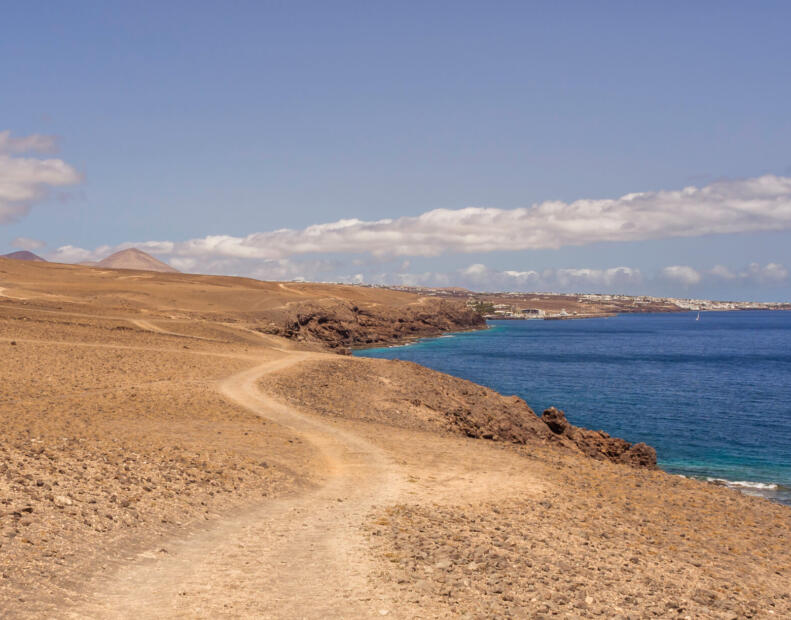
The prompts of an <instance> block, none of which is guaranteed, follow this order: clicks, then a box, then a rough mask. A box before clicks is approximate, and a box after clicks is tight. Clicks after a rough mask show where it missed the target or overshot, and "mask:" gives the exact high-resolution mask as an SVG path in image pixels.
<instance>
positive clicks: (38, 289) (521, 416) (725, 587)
mask: <svg viewBox="0 0 791 620" xmlns="http://www.w3.org/2000/svg"><path fill="white" fill-rule="evenodd" d="M477 321H478V320H477V318H476V317H475V316H473V315H470V314H468V313H467V312H466V311H465V310H464V309H463V308H459V307H458V306H457V305H453V304H448V305H443V304H442V303H440V302H437V301H432V300H428V301H427V300H425V299H422V298H419V297H416V296H413V295H409V294H404V293H397V292H394V291H382V290H378V289H370V288H357V287H346V286H331V285H308V284H291V283H289V284H280V283H265V282H257V281H253V280H247V279H242V278H222V277H209V276H193V275H186V274H166V273H151V272H134V271H120V270H111V269H96V268H87V267H75V266H66V265H53V264H43V263H42V264H37V263H27V262H22V261H13V260H0V351H2V361H3V363H2V366H0V428H2V429H3V432H2V433H0V616H2V617H3V618H240V617H244V618H247V617H267V618H295V617H300V618H334V617H344V618H369V617H382V616H387V617H394V618H453V617H469V618H481V619H483V618H493V617H519V618H528V617H529V618H533V617H535V618H538V617H580V618H588V617H591V618H592V617H601V618H636V617H639V618H642V617H659V618H743V617H755V618H783V617H789V616H791V595H790V594H789V590H788V582H789V579H791V510H790V509H789V508H788V507H784V506H780V505H776V504H771V503H769V502H768V501H766V500H762V499H757V498H751V497H746V496H743V495H740V494H739V493H738V492H736V491H732V490H729V489H726V488H722V487H717V486H713V485H710V484H707V483H704V482H699V481H694V480H686V479H683V478H680V477H677V476H670V475H668V474H665V473H664V472H662V471H659V470H656V469H654V468H653V467H651V465H652V462H651V456H652V451H651V450H650V448H647V447H638V446H631V445H630V444H628V443H626V442H623V441H621V440H618V439H614V438H611V437H609V436H606V434H602V433H598V432H595V431H586V430H584V429H578V428H576V427H573V426H572V425H570V424H569V423H568V421H567V420H566V419H565V417H563V416H562V414H560V412H558V411H555V410H548V411H547V412H545V413H544V415H543V416H541V417H538V416H536V414H535V413H533V411H532V410H531V409H530V407H529V404H528V403H525V402H524V401H521V400H520V399H517V398H514V397H510V396H506V395H500V394H497V393H495V392H493V391H491V390H488V389H486V388H483V387H482V386H478V385H475V384H472V383H470V382H467V381H462V380H460V379H456V378H453V377H449V376H447V375H442V374H440V373H436V372H434V371H431V370H428V369H425V368H422V367H420V366H417V365H415V364H408V363H403V362H388V361H381V360H365V359H357V358H349V357H341V356H338V355H337V352H339V351H343V350H345V348H346V347H348V346H349V345H352V344H357V343H363V342H388V341H392V340H398V339H402V338H408V337H411V336H414V335H421V334H430V333H437V332H438V331H440V330H443V329H465V328H474V327H476V326H477V325H478V324H479V323H478V322H477Z"/></svg>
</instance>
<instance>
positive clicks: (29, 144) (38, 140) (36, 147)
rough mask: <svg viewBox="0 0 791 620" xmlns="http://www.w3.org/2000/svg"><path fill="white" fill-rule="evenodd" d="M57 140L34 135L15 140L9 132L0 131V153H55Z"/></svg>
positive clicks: (53, 137) (52, 137)
mask: <svg viewBox="0 0 791 620" xmlns="http://www.w3.org/2000/svg"><path fill="white" fill-rule="evenodd" d="M57 151H58V139H57V138H56V137H55V136H45V135H42V134H38V133H34V134H31V135H29V136H22V137H21V138H15V137H14V136H12V135H11V132H10V131H9V130H7V129H6V130H5V131H0V153H56V152H57Z"/></svg>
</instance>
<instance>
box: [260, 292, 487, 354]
mask: <svg viewBox="0 0 791 620" xmlns="http://www.w3.org/2000/svg"><path fill="white" fill-rule="evenodd" d="M485 326H486V321H485V320H484V319H483V318H482V317H481V316H480V315H479V314H477V313H475V312H473V311H471V310H469V309H468V308H467V307H465V306H464V305H463V304H461V303H459V302H454V301H446V300H441V299H432V298H421V299H420V300H418V301H416V302H414V303H412V304H408V305H401V306H387V305H380V304H366V305H357V304H355V303H353V302H351V301H348V300H345V299H339V298H328V299H311V300H306V301H299V302H290V303H288V304H286V306H285V307H284V308H283V309H282V310H280V312H279V316H277V317H276V318H275V319H274V320H273V321H272V322H271V323H270V324H269V325H267V326H264V327H260V328H259V329H260V331H262V332H265V333H268V334H273V335H276V336H285V337H286V338H292V339H294V340H299V341H303V342H318V343H322V344H324V345H326V346H328V347H330V348H331V349H335V350H338V351H340V352H348V351H349V349H350V348H351V347H362V346H375V345H386V344H391V343H396V342H404V341H406V340H409V339H413V338H420V337H426V336H437V335H439V334H441V333H444V332H450V331H463V330H470V329H481V328H483V327H485Z"/></svg>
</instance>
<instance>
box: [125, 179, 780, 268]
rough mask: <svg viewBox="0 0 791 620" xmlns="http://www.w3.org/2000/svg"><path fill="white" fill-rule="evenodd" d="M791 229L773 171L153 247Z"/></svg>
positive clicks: (425, 242) (182, 252) (528, 241)
mask: <svg viewBox="0 0 791 620" xmlns="http://www.w3.org/2000/svg"><path fill="white" fill-rule="evenodd" d="M786 229H791V178H787V177H777V176H773V175H766V176H762V177H758V178H753V179H745V180H735V181H718V182H716V183H712V184H710V185H707V186H705V187H702V188H696V187H687V188H685V189H682V190H674V191H658V192H642V193H633V194H627V195H625V196H622V197H620V198H615V199H601V200H598V199H582V200H577V201H575V202H571V203H565V202H560V201H548V202H543V203H539V204H536V205H533V206H531V207H526V208H519V209H511V210H504V209H492V208H480V207H469V208H465V209H459V210H450V209H436V210H433V211H428V212H426V213H423V214H422V215H419V216H416V217H401V218H397V219H384V220H378V221H363V220H358V219H348V220H339V221H337V222H331V223H327V224H317V225H314V226H309V227H307V228H304V229H302V230H292V229H280V230H274V231H269V232H259V233H253V234H250V235H248V236H246V237H233V236H230V235H211V236H208V237H203V238H198V239H191V240H188V241H184V242H172V241H163V242H149V249H148V251H151V252H153V253H159V254H171V255H175V256H182V257H209V256H212V257H225V258H248V259H280V258H286V257H289V256H295V255H299V254H313V253H356V254H370V255H373V256H379V257H382V256H390V257H392V256H437V255H439V254H443V253H447V252H467V253H473V252H478V253H481V252H494V251H514V250H534V249H547V248H559V247H563V246H569V245H585V244H590V243H601V242H623V241H639V240H646V239H660V238H669V237H695V236H700V235H708V234H726V233H742V232H755V231H768V230H786ZM138 245H140V244H138Z"/></svg>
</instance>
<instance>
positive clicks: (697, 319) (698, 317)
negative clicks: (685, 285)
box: [695, 310, 700, 321]
mask: <svg viewBox="0 0 791 620" xmlns="http://www.w3.org/2000/svg"><path fill="white" fill-rule="evenodd" d="M695 320H696V321H700V310H698V316H696V317H695Z"/></svg>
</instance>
